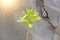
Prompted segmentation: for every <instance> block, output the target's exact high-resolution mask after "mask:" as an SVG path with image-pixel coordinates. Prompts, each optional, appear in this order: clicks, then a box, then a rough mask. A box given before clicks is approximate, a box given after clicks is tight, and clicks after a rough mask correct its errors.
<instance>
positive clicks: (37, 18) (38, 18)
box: [31, 16, 41, 22]
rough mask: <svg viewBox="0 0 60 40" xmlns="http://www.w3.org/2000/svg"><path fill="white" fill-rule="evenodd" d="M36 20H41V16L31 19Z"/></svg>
mask: <svg viewBox="0 0 60 40" xmlns="http://www.w3.org/2000/svg"><path fill="white" fill-rule="evenodd" d="M38 20H41V18H40V17H39V16H37V17H35V18H33V19H31V21H32V22H35V21H38Z"/></svg>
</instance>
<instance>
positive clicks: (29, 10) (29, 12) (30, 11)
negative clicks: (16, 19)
mask: <svg viewBox="0 0 60 40" xmlns="http://www.w3.org/2000/svg"><path fill="white" fill-rule="evenodd" d="M26 10H27V14H28V16H30V15H32V13H33V10H34V9H33V8H32V9H28V8H26Z"/></svg>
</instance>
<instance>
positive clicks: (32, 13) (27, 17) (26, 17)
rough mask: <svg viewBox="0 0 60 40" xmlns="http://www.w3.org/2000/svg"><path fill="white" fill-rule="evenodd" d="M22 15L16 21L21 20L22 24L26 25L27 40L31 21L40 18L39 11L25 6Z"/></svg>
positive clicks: (31, 25)
mask: <svg viewBox="0 0 60 40" xmlns="http://www.w3.org/2000/svg"><path fill="white" fill-rule="evenodd" d="M22 14H23V16H22V17H20V18H19V20H17V22H22V23H23V25H24V26H28V31H27V33H26V40H28V37H29V36H28V35H29V31H30V29H31V28H33V22H36V21H38V20H41V17H40V16H39V13H38V12H37V11H36V10H34V9H33V8H32V9H29V8H26V12H25V11H22Z"/></svg>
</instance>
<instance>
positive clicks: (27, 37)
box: [26, 28, 30, 40]
mask: <svg viewBox="0 0 60 40" xmlns="http://www.w3.org/2000/svg"><path fill="white" fill-rule="evenodd" d="M29 32H30V28H28V30H27V33H26V40H28V39H29Z"/></svg>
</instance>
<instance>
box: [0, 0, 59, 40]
mask: <svg viewBox="0 0 60 40" xmlns="http://www.w3.org/2000/svg"><path fill="white" fill-rule="evenodd" d="M41 1H42V0H26V3H27V4H26V3H25V5H24V8H25V7H28V8H35V9H36V10H37V11H38V12H39V13H40V11H41V9H40V8H41V7H42V4H41ZM47 9H48V8H47ZM48 10H50V9H48ZM50 11H51V10H50ZM50 11H48V12H49V13H50ZM54 12H55V11H54ZM49 15H50V14H49ZM53 15H54V14H53ZM53 15H52V13H51V16H53ZM55 15H56V14H55ZM55 15H54V16H55ZM19 16H21V13H20V11H18V12H16V13H13V14H8V15H7V14H2V13H0V40H25V38H26V32H27V27H23V26H22V23H18V22H17V21H16V20H17V19H19ZM51 16H49V17H51ZM52 19H53V18H52ZM54 20H55V19H54ZM53 22H54V21H53ZM56 23H57V22H56ZM53 24H54V23H53ZM33 26H34V27H33V28H32V29H31V31H30V34H29V40H57V39H59V37H58V36H57V35H56V34H55V33H54V28H53V27H52V26H51V25H50V24H49V23H48V21H47V20H45V19H42V20H40V21H37V22H36V23H33ZM56 37H57V38H56Z"/></svg>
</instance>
